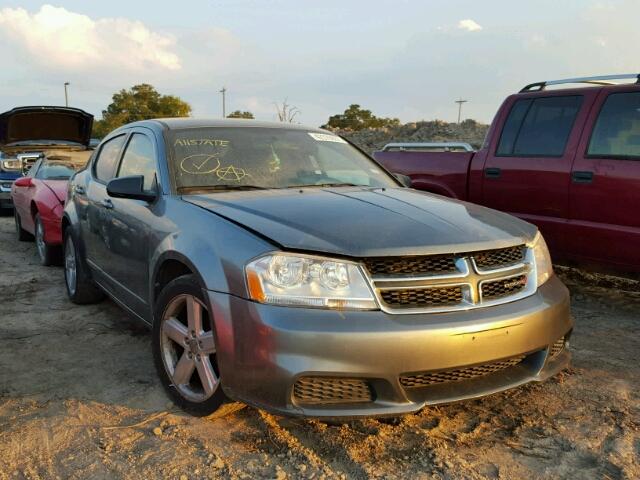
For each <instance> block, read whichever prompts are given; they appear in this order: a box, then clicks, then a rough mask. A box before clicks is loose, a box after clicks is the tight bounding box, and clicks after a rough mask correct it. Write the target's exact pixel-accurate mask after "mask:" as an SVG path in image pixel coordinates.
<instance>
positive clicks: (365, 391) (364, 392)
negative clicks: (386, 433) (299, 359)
mask: <svg viewBox="0 0 640 480" xmlns="http://www.w3.org/2000/svg"><path fill="white" fill-rule="evenodd" d="M293 396H294V398H295V399H296V400H297V401H298V402H299V403H306V404H316V405H317V404H323V403H354V402H372V401H373V393H372V392H371V387H370V386H369V384H368V383H367V382H366V381H364V380H359V379H352V378H328V377H302V378H300V379H298V381H297V382H296V383H295V385H294V386H293Z"/></svg>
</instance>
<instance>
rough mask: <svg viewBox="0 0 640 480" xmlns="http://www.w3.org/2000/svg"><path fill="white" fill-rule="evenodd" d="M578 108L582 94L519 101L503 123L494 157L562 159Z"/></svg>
mask: <svg viewBox="0 0 640 480" xmlns="http://www.w3.org/2000/svg"><path fill="white" fill-rule="evenodd" d="M581 105H582V96H581V95H571V96H566V97H542V98H535V99H531V98H528V99H522V100H518V101H517V102H515V103H514V104H513V107H512V108H511V111H510V112H509V116H508V117H507V121H506V122H505V124H504V128H503V130H502V135H501V136H500V142H499V144H498V149H497V151H496V155H498V156H504V157H560V156H562V155H563V153H564V150H565V147H566V146H567V140H569V135H570V133H571V129H572V128H573V124H574V122H575V120H576V117H577V115H578V112H579V111H580V106H581Z"/></svg>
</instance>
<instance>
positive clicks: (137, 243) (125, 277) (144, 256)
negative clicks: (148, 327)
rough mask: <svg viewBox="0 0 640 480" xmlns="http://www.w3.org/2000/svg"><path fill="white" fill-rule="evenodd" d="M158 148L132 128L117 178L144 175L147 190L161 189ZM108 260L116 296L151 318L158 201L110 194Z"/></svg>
mask: <svg viewBox="0 0 640 480" xmlns="http://www.w3.org/2000/svg"><path fill="white" fill-rule="evenodd" d="M157 171H158V168H157V149H156V147H155V139H154V137H153V134H151V133H149V134H147V133H146V132H145V130H143V129H136V130H134V131H132V133H131V135H130V136H129V139H128V141H127V145H126V148H125V150H124V154H123V155H122V159H121V160H120V164H119V166H118V169H117V173H116V175H115V178H118V177H127V176H130V175H143V176H144V189H145V190H146V191H154V192H156V193H157V192H158V189H159V188H160V187H159V185H158V182H157ZM109 200H110V202H111V206H110V208H109V216H110V222H109V225H108V227H107V228H108V236H109V238H110V242H109V244H108V245H107V247H108V249H109V263H108V266H106V267H105V271H106V273H107V274H108V275H109V277H110V278H109V280H110V282H111V284H112V287H113V288H114V290H115V293H116V296H117V297H118V298H120V299H122V300H123V301H124V303H126V305H127V306H128V307H130V309H131V310H133V311H134V313H136V314H137V315H139V316H140V317H142V318H143V319H144V318H148V317H147V313H149V312H148V309H149V305H148V296H149V260H150V255H151V253H152V252H150V250H149V243H150V242H149V237H150V235H152V234H153V229H154V225H155V223H156V221H157V218H158V214H157V213H156V210H157V208H158V203H159V201H156V202H154V203H152V204H149V203H148V202H146V201H144V200H133V199H126V198H113V197H109Z"/></svg>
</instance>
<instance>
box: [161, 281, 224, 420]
mask: <svg viewBox="0 0 640 480" xmlns="http://www.w3.org/2000/svg"><path fill="white" fill-rule="evenodd" d="M206 305H207V302H206V301H205V298H204V295H203V294H202V287H201V286H200V283H199V282H198V280H197V279H196V277H195V276H194V275H183V276H181V277H178V278H176V279H174V280H172V281H171V282H169V283H168V284H167V285H166V286H165V287H164V288H163V289H162V291H161V292H160V295H158V299H157V300H156V303H155V311H154V322H153V334H152V341H153V345H152V346H153V359H154V363H155V365H156V370H157V371H158V376H159V377H160V382H161V383H162V386H163V387H164V389H165V391H166V392H167V394H168V395H169V397H170V398H171V400H173V402H174V403H175V404H176V405H178V406H179V407H180V408H182V409H183V410H185V411H186V412H188V413H190V414H191V415H194V416H197V417H203V416H207V415H210V414H212V413H213V412H215V411H216V410H218V409H219V408H220V406H221V405H222V404H223V403H224V401H225V400H226V398H227V397H226V396H225V394H224V392H223V391H222V385H221V381H220V371H219V369H218V362H217V355H216V346H215V343H216V342H215V335H214V323H213V316H212V315H211V314H210V313H209V310H208V308H207V306H206Z"/></svg>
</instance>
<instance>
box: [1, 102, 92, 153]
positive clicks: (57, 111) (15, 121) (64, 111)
mask: <svg viewBox="0 0 640 480" xmlns="http://www.w3.org/2000/svg"><path fill="white" fill-rule="evenodd" d="M92 126H93V115H91V114H90V113H87V112H85V111H84V110H80V109H78V108H68V107H46V106H44V107H18V108H14V109H13V110H9V111H8V112H4V113H3V114H0V146H1V147H6V146H17V145H34V146H36V145H39V144H43V145H50V144H51V143H55V142H61V143H62V142H73V143H76V144H80V145H84V146H88V145H89V140H90V139H91V128H92Z"/></svg>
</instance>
